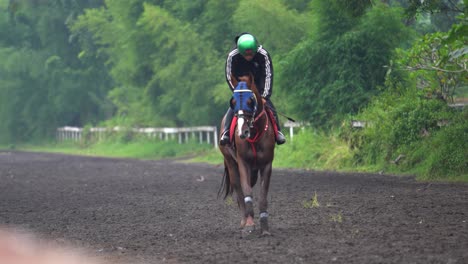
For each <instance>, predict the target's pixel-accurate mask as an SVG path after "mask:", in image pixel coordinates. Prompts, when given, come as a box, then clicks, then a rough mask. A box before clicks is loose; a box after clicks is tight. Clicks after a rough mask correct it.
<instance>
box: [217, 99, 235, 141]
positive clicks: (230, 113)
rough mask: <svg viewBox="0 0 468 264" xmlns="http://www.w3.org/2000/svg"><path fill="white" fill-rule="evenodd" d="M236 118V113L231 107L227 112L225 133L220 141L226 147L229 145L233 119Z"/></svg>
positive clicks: (222, 133)
mask: <svg viewBox="0 0 468 264" xmlns="http://www.w3.org/2000/svg"><path fill="white" fill-rule="evenodd" d="M233 117H234V111H232V109H231V108H230V107H229V108H228V110H227V112H226V118H225V119H224V127H223V132H221V137H220V139H219V144H220V145H221V146H224V145H226V144H229V128H230V127H231V122H232V118H233Z"/></svg>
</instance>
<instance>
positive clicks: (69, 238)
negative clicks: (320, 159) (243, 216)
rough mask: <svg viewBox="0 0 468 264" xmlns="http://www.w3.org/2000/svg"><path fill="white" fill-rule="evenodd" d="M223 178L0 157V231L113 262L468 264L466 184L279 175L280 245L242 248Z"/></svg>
mask: <svg viewBox="0 0 468 264" xmlns="http://www.w3.org/2000/svg"><path fill="white" fill-rule="evenodd" d="M222 174H223V168H222V167H220V166H213V165H207V164H185V163H181V162H177V161H171V160H162V161H141V160H130V159H106V158H93V157H78V156H69V155H60V154H41V153H27V152H0V226H4V227H5V226H6V227H14V228H19V229H22V230H27V231H30V232H33V233H35V234H38V235H39V236H41V237H43V238H45V239H48V240H53V241H59V243H64V244H67V245H70V244H71V245H73V246H76V247H79V248H84V249H85V250H86V251H87V252H90V253H91V254H92V255H96V256H102V257H103V258H105V259H106V260H109V261H111V262H113V263H117V262H119V263H468V185H467V184H453V183H431V184H428V183H419V182H416V181H415V180H414V179H412V178H409V177H405V178H399V177H394V176H389V175H374V174H351V173H335V172H313V171H304V170H280V169H274V170H273V176H272V181H271V188H270V193H269V202H270V203H269V204H270V207H269V214H270V229H271V232H272V234H273V236H271V237H259V236H258V235H257V234H253V235H252V236H251V237H250V238H248V239H242V238H241V235H240V231H239V229H238V227H239V223H240V215H239V212H238V210H237V205H236V204H235V203H233V202H232V201H231V200H229V199H228V200H223V199H221V198H217V191H218V188H219V186H220V184H221V179H222ZM315 194H316V197H317V201H318V203H319V206H318V207H311V205H312V203H311V202H310V201H311V199H312V198H313V197H314V195H315ZM254 199H255V195H254ZM256 214H257V215H258V211H257V212H256ZM1 262H2V261H1V260H0V263H1Z"/></svg>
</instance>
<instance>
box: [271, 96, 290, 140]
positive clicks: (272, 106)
mask: <svg viewBox="0 0 468 264" xmlns="http://www.w3.org/2000/svg"><path fill="white" fill-rule="evenodd" d="M267 105H268V107H269V108H270V109H271V112H272V113H273V116H274V117H275V122H276V126H277V127H278V135H277V136H276V143H277V144H278V145H281V144H284V143H285V142H286V137H285V136H284V135H283V133H282V132H281V126H280V123H279V119H278V114H277V113H276V108H275V106H274V105H273V103H272V102H271V100H270V99H267Z"/></svg>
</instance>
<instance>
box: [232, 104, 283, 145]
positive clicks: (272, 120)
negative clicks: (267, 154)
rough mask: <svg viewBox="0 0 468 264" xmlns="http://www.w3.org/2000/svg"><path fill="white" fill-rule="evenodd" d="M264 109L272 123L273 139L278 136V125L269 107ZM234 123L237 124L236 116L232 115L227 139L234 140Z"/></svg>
mask: <svg viewBox="0 0 468 264" xmlns="http://www.w3.org/2000/svg"><path fill="white" fill-rule="evenodd" d="M265 111H266V113H267V115H268V118H269V119H270V121H271V124H272V125H273V131H274V132H275V140H276V138H277V137H278V125H277V124H276V118H275V116H274V115H273V112H272V111H271V109H270V108H269V107H265ZM236 125H237V116H234V117H233V118H232V121H231V126H230V127H229V139H230V141H231V142H234V133H235V131H236Z"/></svg>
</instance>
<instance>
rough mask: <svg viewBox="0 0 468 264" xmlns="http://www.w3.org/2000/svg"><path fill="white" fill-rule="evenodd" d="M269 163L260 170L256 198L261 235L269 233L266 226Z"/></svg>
mask: <svg viewBox="0 0 468 264" xmlns="http://www.w3.org/2000/svg"><path fill="white" fill-rule="evenodd" d="M271 170H272V165H271V163H270V164H268V165H267V166H265V167H264V168H263V169H262V170H261V171H260V174H261V182H260V197H259V200H258V209H259V210H260V228H261V229H262V235H269V234H270V233H269V231H268V230H269V228H268V211H267V209H268V200H267V199H268V189H269V187H270V179H271Z"/></svg>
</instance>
